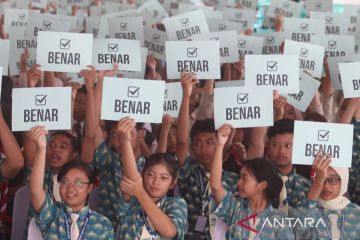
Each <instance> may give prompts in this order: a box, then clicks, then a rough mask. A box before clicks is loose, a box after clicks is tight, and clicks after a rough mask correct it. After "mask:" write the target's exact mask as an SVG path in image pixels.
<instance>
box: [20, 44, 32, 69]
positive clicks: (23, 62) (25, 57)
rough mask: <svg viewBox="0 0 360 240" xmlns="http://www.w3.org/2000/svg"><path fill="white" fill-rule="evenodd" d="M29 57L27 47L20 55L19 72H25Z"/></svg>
mask: <svg viewBox="0 0 360 240" xmlns="http://www.w3.org/2000/svg"><path fill="white" fill-rule="evenodd" d="M29 58H30V53H29V50H28V48H25V50H24V53H22V54H21V55H20V72H27V64H26V63H27V60H28V59H29Z"/></svg>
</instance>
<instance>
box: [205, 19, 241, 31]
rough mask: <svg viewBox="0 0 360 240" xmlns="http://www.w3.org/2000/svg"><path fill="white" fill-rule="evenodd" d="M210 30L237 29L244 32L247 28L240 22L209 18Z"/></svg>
mask: <svg viewBox="0 0 360 240" xmlns="http://www.w3.org/2000/svg"><path fill="white" fill-rule="evenodd" d="M207 23H208V25H209V29H210V32H224V31H236V32H237V33H239V34H240V33H242V32H244V31H245V29H243V28H242V26H241V24H240V23H237V22H230V21H228V20H224V19H217V18H207Z"/></svg>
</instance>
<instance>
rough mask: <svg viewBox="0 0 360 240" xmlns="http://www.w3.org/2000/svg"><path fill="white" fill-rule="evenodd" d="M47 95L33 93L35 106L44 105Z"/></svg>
mask: <svg viewBox="0 0 360 240" xmlns="http://www.w3.org/2000/svg"><path fill="white" fill-rule="evenodd" d="M46 98H47V95H35V106H44V105H46Z"/></svg>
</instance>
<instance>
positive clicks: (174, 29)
mask: <svg viewBox="0 0 360 240" xmlns="http://www.w3.org/2000/svg"><path fill="white" fill-rule="evenodd" d="M162 23H163V24H164V25H165V29H166V33H167V36H168V39H169V40H183V41H184V40H189V39H191V37H192V36H194V35H198V34H203V33H208V32H209V27H208V24H207V21H206V18H205V15H204V12H203V11H202V10H196V11H192V12H187V13H184V14H180V15H177V16H174V17H168V18H165V19H163V20H162Z"/></svg>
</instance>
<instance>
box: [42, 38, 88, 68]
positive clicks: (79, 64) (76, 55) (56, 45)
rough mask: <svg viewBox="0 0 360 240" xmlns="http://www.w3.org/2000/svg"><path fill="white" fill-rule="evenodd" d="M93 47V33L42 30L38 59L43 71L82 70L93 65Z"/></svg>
mask: <svg viewBox="0 0 360 240" xmlns="http://www.w3.org/2000/svg"><path fill="white" fill-rule="evenodd" d="M49 39H51V41H49ZM92 49H93V36H92V34H87V33H59V32H40V33H39V36H38V48H37V52H36V61H37V63H38V64H40V65H41V69H42V70H43V71H55V72H80V71H81V70H82V69H84V68H86V66H87V65H91V63H92Z"/></svg>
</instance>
